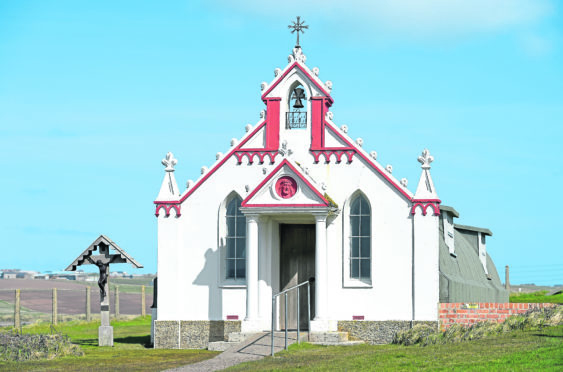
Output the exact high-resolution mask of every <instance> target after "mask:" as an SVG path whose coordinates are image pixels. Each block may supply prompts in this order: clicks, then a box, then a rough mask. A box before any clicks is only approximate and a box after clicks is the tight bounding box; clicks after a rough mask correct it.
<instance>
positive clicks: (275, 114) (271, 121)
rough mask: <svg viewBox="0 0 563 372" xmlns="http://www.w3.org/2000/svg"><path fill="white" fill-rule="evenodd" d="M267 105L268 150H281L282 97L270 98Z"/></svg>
mask: <svg viewBox="0 0 563 372" xmlns="http://www.w3.org/2000/svg"><path fill="white" fill-rule="evenodd" d="M266 101H267V103H266V122H268V125H266V148H267V149H268V150H277V149H279V148H280V102H281V98H280V97H272V98H268V99H267V100H266Z"/></svg>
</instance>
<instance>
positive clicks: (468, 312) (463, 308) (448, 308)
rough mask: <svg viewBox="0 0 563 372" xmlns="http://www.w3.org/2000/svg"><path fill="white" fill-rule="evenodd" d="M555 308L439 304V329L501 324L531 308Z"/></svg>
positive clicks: (540, 304) (484, 303) (486, 303)
mask: <svg viewBox="0 0 563 372" xmlns="http://www.w3.org/2000/svg"><path fill="white" fill-rule="evenodd" d="M551 306H555V305H554V304H548V303H545V304H544V303H537V304H536V303H495V302H476V303H441V304H440V307H439V310H438V311H439V319H440V328H441V329H442V330H445V329H447V328H448V327H449V326H451V325H452V324H456V323H457V324H463V325H471V324H473V323H476V322H483V321H492V322H497V323H501V322H504V320H505V319H506V318H508V317H509V316H511V315H516V314H522V313H525V312H526V311H528V310H529V309H532V308H543V307H551Z"/></svg>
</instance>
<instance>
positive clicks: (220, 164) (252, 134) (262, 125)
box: [154, 120, 266, 204]
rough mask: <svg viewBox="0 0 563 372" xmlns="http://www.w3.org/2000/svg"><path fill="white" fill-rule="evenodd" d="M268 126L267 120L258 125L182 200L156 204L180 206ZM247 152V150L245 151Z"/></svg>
mask: <svg viewBox="0 0 563 372" xmlns="http://www.w3.org/2000/svg"><path fill="white" fill-rule="evenodd" d="M265 125H266V120H264V121H263V122H262V123H260V124H258V125H257V126H256V128H255V129H254V130H253V131H252V133H251V134H250V135H249V136H248V137H246V138H245V139H244V140H243V141H241V142H240V143H239V144H238V145H236V146H235V147H234V148H233V149H232V150H231V151H230V152H229V153H228V154H227V155H225V156H224V157H223V159H221V161H220V162H219V163H218V164H217V165H216V166H214V167H213V168H211V169H210V170H209V171H208V172H207V173H206V174H205V176H204V177H203V178H202V179H200V180H199V181H198V182H197V183H196V184H195V185H194V186H193V187H192V188H191V189H190V190H189V191H188V192H187V193H186V194H185V195H184V196H183V197H182V198H181V199H180V200H176V201H158V200H155V201H154V204H180V203H182V202H183V201H184V200H186V199H187V198H189V197H190V195H191V194H193V193H194V192H195V190H197V189H198V188H199V187H200V186H201V185H202V184H203V183H204V182H205V181H207V179H208V178H209V177H211V175H212V174H213V173H215V172H216V171H217V169H219V168H221V166H222V165H223V164H225V162H226V161H227V160H229V158H230V157H231V156H232V155H233V154H234V153H235V152H237V151H240V150H241V147H242V146H244V144H245V143H247V142H248V141H249V140H250V139H251V138H252V137H254V136H255V135H256V133H258V131H259V130H260V129H262V127H264V126H265ZM243 151H245V150H243Z"/></svg>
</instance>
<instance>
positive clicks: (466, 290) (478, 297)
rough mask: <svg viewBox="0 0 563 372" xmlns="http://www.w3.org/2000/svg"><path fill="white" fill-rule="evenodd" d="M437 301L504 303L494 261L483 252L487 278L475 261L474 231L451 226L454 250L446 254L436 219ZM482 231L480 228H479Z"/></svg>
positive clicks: (505, 298)
mask: <svg viewBox="0 0 563 372" xmlns="http://www.w3.org/2000/svg"><path fill="white" fill-rule="evenodd" d="M441 219H442V217H440V220H441ZM439 225H440V302H508V291H507V290H506V289H505V288H504V287H503V285H502V283H501V281H500V278H499V275H498V272H497V270H496V267H495V264H494V263H493V260H492V259H491V257H490V256H489V255H488V254H487V270H488V272H489V276H490V278H491V279H490V280H489V279H487V275H486V273H485V270H484V269H483V265H482V264H481V261H480V260H479V246H478V241H477V236H478V235H477V231H475V230H470V229H457V226H458V225H456V229H455V233H454V240H455V253H456V255H457V257H453V256H452V255H450V253H449V250H448V247H447V245H446V242H445V241H444V229H443V223H442V221H440V224H439ZM481 232H483V231H481Z"/></svg>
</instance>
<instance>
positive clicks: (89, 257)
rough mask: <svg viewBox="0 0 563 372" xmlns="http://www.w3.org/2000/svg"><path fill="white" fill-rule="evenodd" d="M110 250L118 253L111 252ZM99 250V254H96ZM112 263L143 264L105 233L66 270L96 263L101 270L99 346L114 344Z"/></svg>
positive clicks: (137, 266)
mask: <svg viewBox="0 0 563 372" xmlns="http://www.w3.org/2000/svg"><path fill="white" fill-rule="evenodd" d="M110 250H113V251H115V252H116V253H114V254H111V253H110ZM95 251H97V252H98V253H99V254H96V255H94V254H93V253H94V252H95ZM112 263H130V264H131V265H132V266H133V267H135V268H142V267H143V266H142V265H141V264H139V263H138V262H137V261H135V260H134V259H133V257H131V256H129V255H128V254H127V253H126V252H125V251H124V250H123V249H121V248H120V247H119V246H118V245H117V244H115V243H114V242H113V241H112V240H111V239H110V238H108V237H107V236H105V235H100V237H99V238H98V239H96V240H94V242H93V243H92V244H90V246H89V247H88V248H86V250H85V251H84V252H82V254H81V255H80V256H78V257H77V258H76V259H75V260H74V261H73V262H72V263H71V264H70V265H69V266H68V267H67V268H66V269H65V270H66V271H75V270H76V268H77V267H78V266H82V265H96V266H97V267H98V269H99V270H100V278H99V279H98V287H100V319H101V325H100V327H99V328H98V346H113V327H112V326H111V325H110V322H109V314H110V306H109V280H108V279H109V265H110V264H112Z"/></svg>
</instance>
